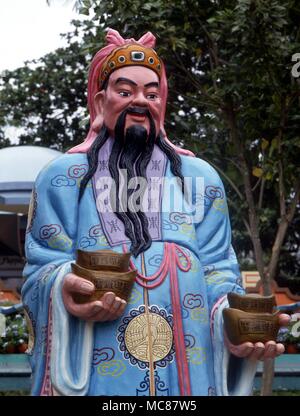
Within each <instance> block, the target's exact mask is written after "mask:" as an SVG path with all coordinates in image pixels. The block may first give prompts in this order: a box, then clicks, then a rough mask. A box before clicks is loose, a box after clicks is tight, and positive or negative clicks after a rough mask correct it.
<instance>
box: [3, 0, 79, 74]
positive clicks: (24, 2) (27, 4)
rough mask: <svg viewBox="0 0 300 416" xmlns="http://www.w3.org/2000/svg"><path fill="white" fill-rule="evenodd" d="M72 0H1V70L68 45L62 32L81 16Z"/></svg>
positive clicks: (13, 67)
mask: <svg viewBox="0 0 300 416" xmlns="http://www.w3.org/2000/svg"><path fill="white" fill-rule="evenodd" d="M73 6H74V1H72V0H52V1H51V6H50V7H49V6H48V5H47V2H46V0H0V71H2V70H3V69H15V68H17V67H19V66H22V65H23V63H24V61H25V60H30V59H34V58H39V57H41V56H43V55H45V54H46V53H47V52H51V51H53V50H54V49H56V48H58V47H60V46H63V45H65V42H64V41H63V40H62V39H61V38H60V36H59V34H60V33H65V32H68V31H69V30H70V29H71V24H70V21H71V20H72V19H74V18H78V14H77V13H76V12H75V11H74V10H73Z"/></svg>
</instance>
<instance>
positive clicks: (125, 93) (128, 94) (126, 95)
mask: <svg viewBox="0 0 300 416" xmlns="http://www.w3.org/2000/svg"><path fill="white" fill-rule="evenodd" d="M119 94H120V95H121V96H122V97H130V95H131V92H129V91H120V92H119Z"/></svg>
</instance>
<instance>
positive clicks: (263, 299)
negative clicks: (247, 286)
mask: <svg viewBox="0 0 300 416" xmlns="http://www.w3.org/2000/svg"><path fill="white" fill-rule="evenodd" d="M227 299H228V302H229V306H230V308H234V309H240V310H242V311H244V312H253V313H255V312H256V313H272V312H273V310H274V306H276V300H275V296H274V295H270V296H261V295H255V294H247V295H239V294H238V293H234V292H231V293H228V294H227Z"/></svg>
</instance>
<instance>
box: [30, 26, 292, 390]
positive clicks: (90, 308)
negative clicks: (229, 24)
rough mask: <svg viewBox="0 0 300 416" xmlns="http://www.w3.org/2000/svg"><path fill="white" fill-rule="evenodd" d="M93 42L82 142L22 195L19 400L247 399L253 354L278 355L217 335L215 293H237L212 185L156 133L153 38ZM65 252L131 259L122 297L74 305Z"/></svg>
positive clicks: (89, 289) (219, 301) (198, 165)
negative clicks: (23, 340)
mask: <svg viewBox="0 0 300 416" xmlns="http://www.w3.org/2000/svg"><path fill="white" fill-rule="evenodd" d="M107 43H108V45H107V46H106V47H104V48H103V49H101V50H100V51H99V52H98V53H97V54H96V55H95V57H94V58H93V60H92V63H91V67H90V72H89V80H88V105H89V111H90V120H91V123H90V130H89V133H88V136H87V138H86V140H85V141H84V142H83V143H82V144H80V145H78V146H76V147H74V148H72V149H71V150H69V151H68V152H67V153H66V154H65V155H63V156H62V157H59V158H58V159H56V160H54V161H52V162H51V163H50V164H48V165H47V166H46V167H45V168H44V169H43V170H42V172H41V173H40V174H39V176H38V178H37V180H36V183H35V187H34V190H33V195H32V201H31V206H30V213H29V218H28V227H27V237H26V257H27V265H26V267H25V270H24V275H25V277H26V281H25V284H24V286H23V289H22V298H23V302H24V305H25V310H26V314H27V317H28V319H29V322H30V325H31V334H32V337H31V342H30V346H29V351H28V352H29V354H30V359H31V365H32V369H33V384H32V394H33V395H92V396H100V395H131V396H149V395H151V396H171V395H181V396H190V395H249V394H251V390H252V383H253V378H254V375H255V371H256V363H257V359H260V358H261V359H263V358H266V357H275V356H277V355H279V354H280V353H282V352H283V349H284V348H283V345H281V344H276V343H275V342H273V341H270V342H268V343H266V344H265V345H264V344H263V343H257V344H255V345H254V344H251V343H249V342H248V343H244V344H242V345H238V346H236V345H232V344H230V342H229V341H228V339H227V338H226V335H225V334H224V332H223V321H222V310H223V309H224V308H225V307H226V306H227V297H226V295H227V293H229V292H235V293H240V294H242V293H244V290H243V288H242V286H241V277H240V273H239V268H238V264H237V260H236V256H235V253H234V251H233V249H232V246H231V229H230V221H229V217H228V209H227V204H226V196H225V191H224V187H223V184H222V182H221V180H220V178H219V176H218V174H217V172H216V171H215V170H214V169H213V168H212V167H211V166H210V165H209V164H208V163H206V162H204V161H203V160H201V159H198V158H196V157H194V155H193V154H191V153H190V152H189V151H186V150H183V149H179V148H177V147H175V146H173V145H172V144H171V143H170V141H169V140H168V138H167V135H166V132H165V130H164V115H165V109H166V99H167V80H166V73H165V69H164V65H163V62H162V61H161V59H160V57H159V56H158V55H157V54H156V52H155V51H154V49H153V48H154V46H155V38H154V36H153V35H152V34H151V33H150V32H148V33H147V34H146V35H144V36H143V37H142V38H141V39H139V40H138V41H135V40H134V39H126V40H124V39H123V38H122V37H121V36H120V34H119V33H118V32H116V31H114V30H109V31H108V33H107ZM137 178H138V179H137ZM128 184H129V185H130V186H128ZM137 184H138V186H137ZM142 188H143V189H142ZM113 191H115V199H114V202H115V205H116V206H115V207H113V206H112V205H113V204H111V201H112V198H111V195H113ZM136 207H139V209H136ZM78 249H79V250H84V251H97V250H113V251H115V252H117V253H125V252H131V265H132V267H133V268H135V269H136V270H137V276H136V279H135V283H134V286H133V288H132V291H131V294H130V298H129V299H128V302H125V301H124V300H122V299H121V298H120V297H118V296H115V295H114V293H113V292H107V293H105V294H104V295H103V297H102V298H101V299H100V300H95V301H92V302H88V303H84V304H79V303H76V302H75V300H74V294H83V295H84V294H85V295H88V294H91V293H93V291H94V289H95V287H94V285H93V284H92V283H90V282H89V281H88V280H85V279H83V278H81V277H79V276H76V275H74V274H73V273H71V264H72V263H74V262H75V256H76V250H78ZM284 319H285V318H284V317H282V322H283V321H284ZM228 374H229V377H227V375H228ZM227 380H229V381H228V383H227Z"/></svg>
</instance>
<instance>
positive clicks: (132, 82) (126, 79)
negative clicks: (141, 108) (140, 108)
mask: <svg viewBox="0 0 300 416" xmlns="http://www.w3.org/2000/svg"><path fill="white" fill-rule="evenodd" d="M119 82H127V84H132V85H134V86H135V87H136V86H137V84H136V83H135V82H134V81H132V80H131V79H128V78H123V77H120V78H118V79H117V81H116V82H115V85H116V84H118V83H119Z"/></svg>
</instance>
